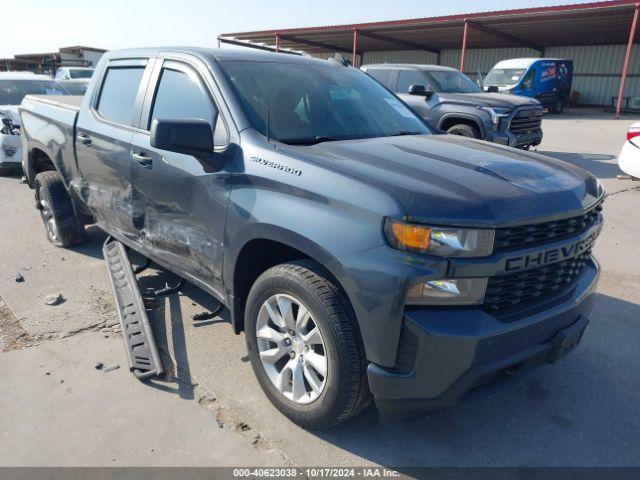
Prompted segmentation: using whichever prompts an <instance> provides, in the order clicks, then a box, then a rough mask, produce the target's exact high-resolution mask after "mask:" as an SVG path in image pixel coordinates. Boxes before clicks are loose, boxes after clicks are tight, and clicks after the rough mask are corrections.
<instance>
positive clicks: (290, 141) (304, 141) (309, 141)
mask: <svg viewBox="0 0 640 480" xmlns="http://www.w3.org/2000/svg"><path fill="white" fill-rule="evenodd" d="M337 140H342V139H341V138H335V137H328V136H324V135H318V136H317V137H315V138H281V139H280V140H279V141H280V142H282V143H286V144H287V145H316V144H318V143H322V142H335V141H337Z"/></svg>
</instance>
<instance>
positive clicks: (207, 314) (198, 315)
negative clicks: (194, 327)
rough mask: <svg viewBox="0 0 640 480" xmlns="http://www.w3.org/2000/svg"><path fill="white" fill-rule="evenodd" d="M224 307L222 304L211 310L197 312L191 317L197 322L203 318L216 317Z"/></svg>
mask: <svg viewBox="0 0 640 480" xmlns="http://www.w3.org/2000/svg"><path fill="white" fill-rule="evenodd" d="M192 303H193V302H192ZM223 308H224V307H223V306H222V304H220V305H218V306H217V307H216V308H214V309H213V310H212V311H211V312H200V313H196V314H195V315H193V316H192V317H191V318H192V319H193V320H195V321H196V322H199V321H202V320H211V319H212V318H216V317H217V316H218V315H219V314H220V312H221V311H222V309H223Z"/></svg>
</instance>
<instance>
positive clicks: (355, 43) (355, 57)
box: [351, 28, 358, 68]
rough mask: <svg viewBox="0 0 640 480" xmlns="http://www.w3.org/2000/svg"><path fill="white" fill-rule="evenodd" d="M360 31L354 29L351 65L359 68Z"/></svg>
mask: <svg viewBox="0 0 640 480" xmlns="http://www.w3.org/2000/svg"><path fill="white" fill-rule="evenodd" d="M357 52H358V30H356V29H355V28H354V29H353V58H352V59H351V65H353V66H354V67H356V68H358V53H357Z"/></svg>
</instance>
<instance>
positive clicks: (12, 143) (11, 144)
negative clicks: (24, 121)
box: [0, 72, 66, 174]
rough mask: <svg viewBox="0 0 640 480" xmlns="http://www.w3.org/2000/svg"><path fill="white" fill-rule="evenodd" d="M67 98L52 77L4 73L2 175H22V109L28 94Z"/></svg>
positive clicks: (0, 81) (0, 76)
mask: <svg viewBox="0 0 640 480" xmlns="http://www.w3.org/2000/svg"><path fill="white" fill-rule="evenodd" d="M29 94H48V95H65V94H66V92H65V91H64V90H63V89H62V88H61V87H60V86H59V85H58V84H57V83H56V82H54V81H53V80H51V78H50V77H48V76H46V75H36V74H33V73H28V72H0V122H2V123H0V174H6V173H12V172H18V171H20V169H21V162H22V143H21V141H20V116H19V114H18V106H19V105H20V102H22V99H23V98H24V96H25V95H29Z"/></svg>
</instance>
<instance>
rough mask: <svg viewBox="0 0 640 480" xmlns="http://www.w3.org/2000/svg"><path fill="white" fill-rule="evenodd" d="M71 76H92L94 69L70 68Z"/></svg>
mask: <svg viewBox="0 0 640 480" xmlns="http://www.w3.org/2000/svg"><path fill="white" fill-rule="evenodd" d="M69 75H70V76H71V78H74V79H75V78H91V75H93V70H73V69H72V70H69Z"/></svg>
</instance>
